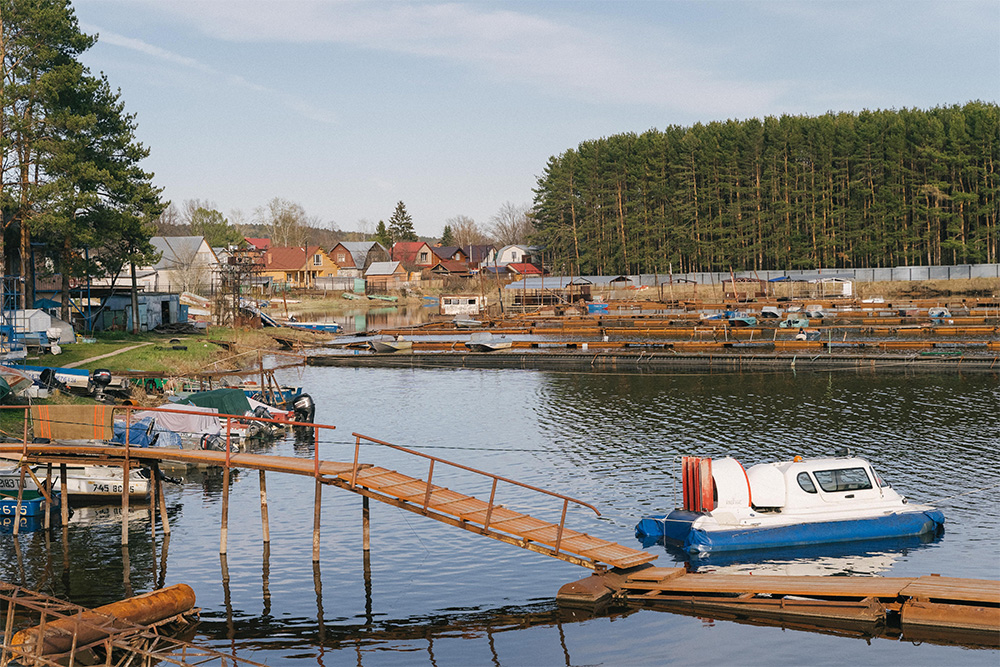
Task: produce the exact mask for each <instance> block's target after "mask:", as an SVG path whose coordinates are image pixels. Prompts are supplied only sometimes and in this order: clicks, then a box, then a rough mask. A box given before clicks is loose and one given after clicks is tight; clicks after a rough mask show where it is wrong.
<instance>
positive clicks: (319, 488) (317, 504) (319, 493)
mask: <svg viewBox="0 0 1000 667" xmlns="http://www.w3.org/2000/svg"><path fill="white" fill-rule="evenodd" d="M315 484H316V491H315V493H316V496H315V500H314V502H313V562H314V563H316V562H318V561H319V525H320V508H321V507H322V501H323V483H322V482H320V480H319V477H317V478H316V481H315Z"/></svg>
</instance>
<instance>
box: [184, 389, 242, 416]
mask: <svg viewBox="0 0 1000 667" xmlns="http://www.w3.org/2000/svg"><path fill="white" fill-rule="evenodd" d="M187 402H188V403H189V404H191V405H198V406H201V407H203V408H215V409H216V410H218V411H219V412H220V413H221V414H224V415H245V414H246V413H247V412H248V411H249V410H250V403H249V401H247V395H246V394H244V393H243V390H242V389H213V390H212V391H199V392H198V393H196V394H191V395H190V396H188V400H187Z"/></svg>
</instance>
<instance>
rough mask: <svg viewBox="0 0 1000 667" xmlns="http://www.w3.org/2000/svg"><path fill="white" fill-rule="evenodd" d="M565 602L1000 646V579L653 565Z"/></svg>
mask: <svg viewBox="0 0 1000 667" xmlns="http://www.w3.org/2000/svg"><path fill="white" fill-rule="evenodd" d="M558 600H559V602H560V603H561V604H564V605H568V606H583V607H592V606H594V605H607V604H608V603H610V602H612V601H618V602H621V603H625V604H628V605H631V606H640V607H651V608H654V609H662V610H665V611H674V612H681V613H689V614H695V615H699V616H702V615H704V616H711V617H713V618H723V619H731V620H752V621H753V622H754V623H757V624H760V623H765V624H776V625H786V624H789V623H792V624H803V625H807V626H809V627H808V628H803V629H813V630H817V629H820V630H821V629H840V630H851V629H854V630H863V629H868V630H870V629H871V628H870V626H875V625H880V626H891V627H895V628H897V629H899V630H901V631H902V632H904V633H908V634H909V635H911V636H921V637H929V638H936V639H938V640H941V639H949V637H948V636H947V635H941V633H942V632H945V633H949V634H950V640H949V643H961V644H970V645H980V646H996V647H1000V581H994V580H983V579H960V578H953V577H941V576H937V575H930V576H922V577H830V576H789V575H750V574H713V573H708V574H695V573H690V572H687V571H686V570H685V569H684V568H663V567H651V566H647V567H643V568H637V569H636V570H633V571H631V572H611V573H605V574H595V575H592V576H590V577H588V578H586V579H583V580H580V581H577V582H573V583H570V584H566V585H565V586H563V587H562V588H561V589H560V590H559V594H558Z"/></svg>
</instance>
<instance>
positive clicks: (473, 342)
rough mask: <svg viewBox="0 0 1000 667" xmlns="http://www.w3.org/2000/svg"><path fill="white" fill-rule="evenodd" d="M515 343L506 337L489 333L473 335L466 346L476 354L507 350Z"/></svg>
mask: <svg viewBox="0 0 1000 667" xmlns="http://www.w3.org/2000/svg"><path fill="white" fill-rule="evenodd" d="M511 345H513V342H512V341H511V340H510V339H509V338H507V337H506V336H494V335H493V334H491V333H490V332H488V331H483V332H478V333H474V334H472V336H471V337H470V338H469V340H468V342H467V343H466V344H465V346H466V347H467V348H469V349H470V350H472V351H474V352H496V351H497V350H507V349H509V348H510V347H511Z"/></svg>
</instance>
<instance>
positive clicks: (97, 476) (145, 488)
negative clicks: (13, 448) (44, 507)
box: [0, 465, 149, 498]
mask: <svg viewBox="0 0 1000 667" xmlns="http://www.w3.org/2000/svg"><path fill="white" fill-rule="evenodd" d="M31 470H32V472H34V473H35V477H37V478H38V479H39V480H42V481H43V482H44V479H43V478H44V477H45V471H44V470H43V469H42V467H41V466H33V467H32V468H31ZM52 472H53V475H52V483H53V485H54V486H55V488H57V489H58V488H59V485H60V475H59V469H58V468H56V467H55V466H53V471H52ZM20 481H21V469H20V468H19V467H18V466H13V467H11V468H7V469H5V470H0V493H5V494H11V493H13V494H14V496H15V497H16V496H17V487H18V485H19V484H20ZM24 489H25V492H26V493H27V492H28V491H31V492H32V493H37V491H38V486H37V485H36V484H35V481H34V480H33V479H32V478H31V475H25V478H24ZM128 492H129V495H133V496H143V495H146V494H147V493H149V473H148V472H147V471H145V470H142V469H134V470H131V471H129V476H128ZM66 493H68V494H69V495H71V496H114V497H117V498H120V497H121V495H122V470H121V468H118V467H115V466H94V465H91V466H79V465H76V466H75V465H67V466H66Z"/></svg>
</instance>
